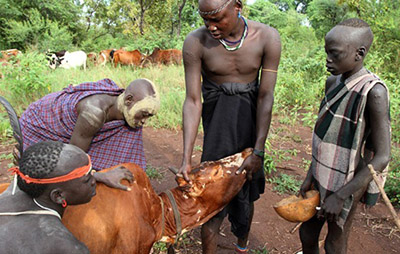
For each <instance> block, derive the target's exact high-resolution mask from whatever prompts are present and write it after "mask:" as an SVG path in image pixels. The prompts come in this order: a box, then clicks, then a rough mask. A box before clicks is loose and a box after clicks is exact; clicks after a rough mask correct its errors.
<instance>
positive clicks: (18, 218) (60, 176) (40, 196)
mask: <svg viewBox="0 0 400 254" xmlns="http://www.w3.org/2000/svg"><path fill="white" fill-rule="evenodd" d="M19 165H20V168H19V169H14V172H16V173H17V175H16V178H17V183H18V187H16V189H15V190H14V191H13V184H10V186H9V187H8V189H7V190H6V191H5V192H4V193H2V194H1V195H0V203H1V206H0V250H1V253H4V254H14V253H19V254H28V253H41V254H53V253H59V254H62V253H65V254H81V253H89V250H88V249H87V247H86V246H85V245H84V244H83V243H82V242H80V241H78V240H77V239H76V238H75V237H74V236H73V235H72V234H71V232H69V231H68V229H66V228H65V227H64V225H63V224H62V222H61V217H62V215H63V213H64V210H65V207H66V206H67V205H79V204H84V203H87V202H89V201H90V200H91V199H92V197H93V196H94V195H95V194H96V181H95V179H94V177H93V175H92V174H91V162H90V159H89V156H88V155H87V154H86V153H85V152H84V151H82V150H81V149H79V148H78V147H76V146H73V145H69V144H63V143H61V142H56V141H46V142H40V143H37V144H34V145H32V146H30V147H29V148H28V149H26V150H25V151H24V152H23V155H22V157H21V159H20V161H19ZM71 173H72V174H73V175H71ZM104 174H108V173H104Z"/></svg>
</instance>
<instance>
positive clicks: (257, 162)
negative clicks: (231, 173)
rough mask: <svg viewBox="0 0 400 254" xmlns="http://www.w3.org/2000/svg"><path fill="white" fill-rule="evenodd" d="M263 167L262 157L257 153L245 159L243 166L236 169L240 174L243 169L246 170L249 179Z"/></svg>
mask: <svg viewBox="0 0 400 254" xmlns="http://www.w3.org/2000/svg"><path fill="white" fill-rule="evenodd" d="M261 168H262V158H261V157H258V156H257V155H254V154H251V155H250V156H248V157H247V158H246V159H245V160H244V161H243V164H242V166H240V168H239V169H238V170H237V171H236V174H237V175H239V174H241V173H242V171H243V170H246V177H247V180H248V181H251V179H253V174H254V173H255V172H257V171H258V170H260V169H261Z"/></svg>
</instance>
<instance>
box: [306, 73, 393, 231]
mask: <svg viewBox="0 0 400 254" xmlns="http://www.w3.org/2000/svg"><path fill="white" fill-rule="evenodd" d="M354 76H356V77H354ZM350 79H352V80H351V81H349V82H348V83H347V84H345V83H344V82H341V83H340V84H338V86H337V87H335V88H334V89H333V90H332V91H330V92H328V93H327V94H326V96H325V97H324V99H323V100H322V102H321V105H320V110H319V113H318V120H317V122H316V125H315V128H314V133H313V141H312V162H311V167H310V170H312V173H313V176H314V178H315V180H316V182H317V183H316V184H317V186H316V187H317V188H318V189H319V192H320V195H321V202H322V203H323V202H324V200H325V198H326V196H327V194H329V193H332V192H335V191H337V190H339V189H340V188H341V187H342V186H344V185H345V184H346V183H348V182H349V181H350V180H351V179H353V177H354V172H355V170H356V167H357V165H358V162H359V159H360V158H358V156H357V154H358V152H359V151H360V149H361V148H362V146H363V145H364V142H363V138H364V132H365V118H364V111H365V105H366V101H367V95H368V92H369V91H370V90H371V89H372V88H373V87H374V85H375V84H377V83H379V84H382V85H384V86H385V84H384V83H383V82H382V81H381V80H380V79H379V78H378V77H377V76H376V75H374V74H372V73H369V72H368V71H367V70H365V69H362V70H361V71H360V72H359V73H356V74H354V75H353V76H352V77H350ZM348 80H349V79H348ZM385 87H386V86H385ZM386 89H387V88H386ZM386 170H387V169H386ZM367 192H368V193H369V194H371V195H374V196H375V197H376V198H377V196H378V193H379V190H378V188H377V186H376V184H375V183H374V182H371V183H370V186H369V188H368V191H367ZM375 202H376V199H375ZM352 203H353V197H352V196H351V197H350V198H348V199H347V200H346V201H345V204H344V207H343V210H342V212H341V214H340V216H339V219H338V221H337V224H338V225H339V226H340V227H343V225H344V222H345V221H346V218H347V215H348V212H349V209H350V208H351V206H352ZM371 205H372V204H371Z"/></svg>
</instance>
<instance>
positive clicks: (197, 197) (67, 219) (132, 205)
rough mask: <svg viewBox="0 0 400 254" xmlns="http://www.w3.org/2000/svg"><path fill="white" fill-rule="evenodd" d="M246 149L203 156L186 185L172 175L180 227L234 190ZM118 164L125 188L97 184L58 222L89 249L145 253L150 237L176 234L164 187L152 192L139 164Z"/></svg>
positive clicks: (215, 208) (168, 238) (199, 219)
mask: <svg viewBox="0 0 400 254" xmlns="http://www.w3.org/2000/svg"><path fill="white" fill-rule="evenodd" d="M251 152H252V149H246V150H244V151H243V152H242V153H237V154H235V155H232V156H229V157H226V158H224V159H221V160H219V161H215V162H203V163H202V164H200V165H199V166H198V167H196V168H194V169H193V170H192V172H191V173H190V179H191V180H192V182H193V184H192V186H190V188H180V187H188V185H187V183H186V182H185V181H184V180H183V178H179V179H178V182H179V185H180V187H176V188H175V189H172V190H171V193H172V195H173V196H174V199H175V201H176V203H177V207H178V211H179V214H180V220H181V226H182V233H184V232H187V231H189V230H191V229H193V228H195V227H197V226H199V225H202V224H203V223H205V222H206V221H207V220H209V219H210V218H211V217H213V216H214V215H215V214H216V213H218V212H219V211H220V210H222V209H223V207H224V206H225V205H227V204H228V202H229V201H230V200H231V199H232V198H233V197H234V196H235V195H236V194H237V193H238V192H239V190H240V189H241V188H242V186H243V184H244V182H245V180H246V177H245V174H240V175H236V174H235V172H236V170H237V169H238V168H239V166H240V165H241V164H242V162H243V160H244V159H245V158H246V157H247V156H249V155H250V154H251ZM123 166H125V167H126V168H128V169H129V170H130V171H131V172H132V173H133V175H134V179H135V180H134V182H133V183H132V184H130V186H129V187H130V188H131V191H121V190H117V189H111V188H108V187H106V186H105V185H103V184H98V185H97V187H96V192H97V194H96V196H95V197H93V199H92V201H91V202H90V203H88V204H85V205H79V206H71V207H68V209H67V210H66V211H65V213H64V217H63V223H64V225H65V226H66V227H67V228H68V229H69V230H70V231H71V232H72V233H73V235H75V236H76V237H77V238H78V239H79V240H80V241H82V242H84V243H85V244H86V246H88V248H89V250H90V253H92V254H96V253H110V254H116V253H136V254H144V253H145V254H148V253H150V250H151V248H152V246H153V244H154V243H155V242H156V241H163V242H169V243H171V242H174V241H175V239H176V234H177V228H176V227H177V226H176V223H175V219H174V211H173V208H172V205H171V200H170V199H169V198H168V197H167V195H166V194H165V193H161V194H160V195H157V194H156V193H155V192H154V190H153V188H152V186H151V184H150V181H149V179H148V177H147V176H146V174H145V172H144V171H143V170H142V169H141V168H140V167H139V166H137V165H135V164H133V163H128V164H123ZM109 170H110V169H109ZM103 172H104V171H103ZM183 189H185V190H183ZM163 216H164V217H163ZM163 223H164V224H163Z"/></svg>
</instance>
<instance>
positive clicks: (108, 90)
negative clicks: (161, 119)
mask: <svg viewBox="0 0 400 254" xmlns="http://www.w3.org/2000/svg"><path fill="white" fill-rule="evenodd" d="M123 91H124V89H122V88H120V87H118V86H117V85H116V84H115V83H114V82H113V81H112V80H110V79H103V80H99V81H97V82H88V83H83V84H80V85H77V86H72V85H70V86H68V87H67V88H65V89H63V90H62V91H59V92H55V93H51V94H48V95H46V96H45V97H43V98H42V99H40V100H38V101H36V102H34V103H32V104H31V105H29V107H28V109H27V110H26V111H25V112H24V113H23V114H22V116H21V119H20V123H21V128H22V134H23V137H24V149H26V148H27V147H29V146H30V145H32V144H34V143H37V142H40V141H45V140H55V141H62V142H64V143H69V141H70V139H71V135H72V131H73V130H74V127H75V123H76V120H77V118H78V114H77V111H76V107H77V104H78V102H79V101H80V100H82V99H83V98H86V97H87V96H90V95H93V94H108V95H115V96H118V95H119V94H121V93H122V92H123ZM88 154H89V155H90V156H91V158H92V163H93V168H94V169H96V170H101V169H104V168H108V167H111V166H114V165H117V164H120V163H125V162H134V163H136V164H138V165H139V166H141V167H142V168H143V169H145V168H146V160H145V157H144V150H143V140H142V128H137V129H133V128H130V127H129V126H128V125H127V124H126V123H125V121H123V120H115V121H111V122H107V123H105V124H104V126H103V127H102V128H101V129H100V130H99V132H98V133H97V134H96V135H95V137H94V138H93V140H92V143H91V145H90V148H89V151H88Z"/></svg>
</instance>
